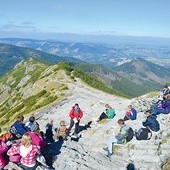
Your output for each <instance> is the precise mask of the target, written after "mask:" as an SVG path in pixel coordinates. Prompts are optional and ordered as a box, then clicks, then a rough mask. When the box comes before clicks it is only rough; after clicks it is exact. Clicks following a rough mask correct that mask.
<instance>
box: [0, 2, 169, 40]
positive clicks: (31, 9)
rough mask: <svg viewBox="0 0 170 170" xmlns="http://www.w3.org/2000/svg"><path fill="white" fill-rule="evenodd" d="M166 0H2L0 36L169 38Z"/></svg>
mask: <svg viewBox="0 0 170 170" xmlns="http://www.w3.org/2000/svg"><path fill="white" fill-rule="evenodd" d="M169 8H170V1H169V0H1V3H0V37H3V38H4V37H20V38H23V37H24V38H25V37H27V38H34V37H38V38H42V39H43V38H53V37H55V36H54V35H55V34H57V33H64V34H65V33H69V34H81V35H87V34H88V35H132V36H149V37H150V36H151V37H170V10H169Z"/></svg>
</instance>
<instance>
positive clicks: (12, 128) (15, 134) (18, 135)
mask: <svg viewBox="0 0 170 170" xmlns="http://www.w3.org/2000/svg"><path fill="white" fill-rule="evenodd" d="M9 132H10V133H11V134H12V135H14V136H16V137H17V138H21V137H22V136H21V135H20V134H19V133H18V131H17V129H16V127H15V126H11V128H10V130H9Z"/></svg>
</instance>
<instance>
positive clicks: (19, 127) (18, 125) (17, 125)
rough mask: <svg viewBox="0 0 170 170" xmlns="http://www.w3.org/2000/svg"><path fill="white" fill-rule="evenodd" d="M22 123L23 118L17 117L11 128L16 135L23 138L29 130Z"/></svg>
mask: <svg viewBox="0 0 170 170" xmlns="http://www.w3.org/2000/svg"><path fill="white" fill-rule="evenodd" d="M23 121H24V116H19V117H18V118H17V121H16V122H15V123H14V124H13V125H12V126H11V127H15V129H16V130H17V133H18V134H20V135H21V136H23V135H24V134H25V133H26V132H27V131H28V130H29V129H27V128H26V127H25V124H24V123H23Z"/></svg>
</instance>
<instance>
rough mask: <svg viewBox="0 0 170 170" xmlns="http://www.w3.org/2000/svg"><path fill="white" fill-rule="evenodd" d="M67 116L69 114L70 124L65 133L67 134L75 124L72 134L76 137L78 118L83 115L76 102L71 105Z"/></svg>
mask: <svg viewBox="0 0 170 170" xmlns="http://www.w3.org/2000/svg"><path fill="white" fill-rule="evenodd" d="M69 116H70V118H71V119H70V126H69V128H68V130H67V135H68V136H69V133H70V131H71V129H72V127H73V126H74V124H75V129H74V135H75V136H76V137H78V126H79V123H80V119H81V118H82V117H83V112H82V110H81V109H80V107H79V105H78V103H76V104H75V105H74V106H73V107H72V109H71V111H70V114H69Z"/></svg>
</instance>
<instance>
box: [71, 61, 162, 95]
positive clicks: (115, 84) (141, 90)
mask: <svg viewBox="0 0 170 170" xmlns="http://www.w3.org/2000/svg"><path fill="white" fill-rule="evenodd" d="M74 67H75V68H77V69H78V70H79V69H80V70H82V71H83V72H84V74H88V75H91V76H93V77H95V79H97V80H98V81H100V82H102V83H103V84H104V85H105V86H107V88H108V87H109V88H110V89H112V90H113V91H116V92H117V93H118V95H124V96H128V97H129V98H133V97H138V96H141V95H143V94H145V93H148V92H150V91H153V90H158V89H160V88H161V87H160V88H159V87H158V86H155V84H153V83H152V82H149V83H147V82H146V83H145V84H138V83H135V82H134V81H133V80H130V79H129V78H125V77H123V76H120V75H119V74H118V73H116V72H113V71H110V70H109V69H107V68H105V67H104V66H102V65H97V64H80V63H77V64H74ZM77 76H79V74H77ZM103 88H104V89H105V87H104V86H103Z"/></svg>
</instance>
